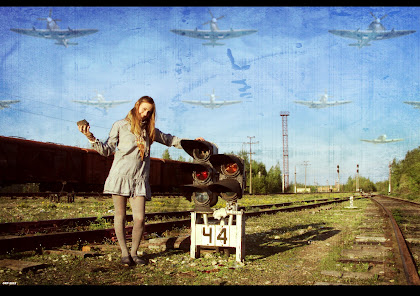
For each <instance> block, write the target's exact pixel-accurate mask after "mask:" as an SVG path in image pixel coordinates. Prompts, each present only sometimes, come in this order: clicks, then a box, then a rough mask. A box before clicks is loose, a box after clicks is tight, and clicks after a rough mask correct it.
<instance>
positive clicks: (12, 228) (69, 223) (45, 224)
mask: <svg viewBox="0 0 420 296" xmlns="http://www.w3.org/2000/svg"><path fill="white" fill-rule="evenodd" d="M337 199H338V198H335V199H334V200H337ZM323 201H328V199H312V200H306V201H293V202H283V203H276V204H262V205H251V206H240V207H239V209H245V208H246V209H254V208H258V209H264V208H272V207H285V206H290V205H293V204H298V203H309V202H323ZM190 213H191V211H173V212H151V213H146V221H147V219H154V218H159V217H169V218H182V217H186V216H189V215H190ZM98 219H99V218H98V217H79V218H66V219H54V220H38V221H20V222H6V223H0V234H5V233H14V234H16V233H23V232H26V233H27V234H30V233H36V232H42V231H43V230H45V229H48V228H50V229H51V228H59V227H75V226H86V225H89V224H91V223H95V222H96V221H97V220H98ZM101 219H105V220H106V221H113V219H114V216H113V215H107V216H102V217H101ZM126 219H127V221H128V222H130V221H132V220H133V216H132V215H127V216H126Z"/></svg>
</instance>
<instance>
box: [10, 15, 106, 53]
mask: <svg viewBox="0 0 420 296" xmlns="http://www.w3.org/2000/svg"><path fill="white" fill-rule="evenodd" d="M51 14H52V9H50V14H49V16H48V17H47V18H38V20H41V21H47V28H46V29H35V27H32V29H10V30H11V31H13V32H16V33H19V34H23V35H28V36H32V37H39V38H45V39H53V40H56V41H57V42H55V43H54V44H57V45H63V46H65V47H66V48H67V47H68V46H69V45H77V44H78V43H74V42H69V41H68V40H69V39H70V38H76V37H82V36H86V35H89V34H93V33H96V32H98V30H96V29H70V27H68V29H67V30H61V29H60V27H59V26H58V25H57V22H58V21H61V19H53V18H52V17H51Z"/></svg>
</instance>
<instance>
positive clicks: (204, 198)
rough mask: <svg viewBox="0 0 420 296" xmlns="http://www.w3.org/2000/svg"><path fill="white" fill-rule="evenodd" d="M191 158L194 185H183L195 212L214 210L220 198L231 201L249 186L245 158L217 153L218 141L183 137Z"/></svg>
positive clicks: (240, 196)
mask: <svg viewBox="0 0 420 296" xmlns="http://www.w3.org/2000/svg"><path fill="white" fill-rule="evenodd" d="M181 146H182V148H183V149H184V150H185V152H187V153H188V154H189V155H190V156H191V157H192V158H193V163H194V165H193V166H189V168H190V170H192V171H191V173H192V176H193V184H190V185H185V186H184V194H185V195H186V197H187V198H188V199H190V200H191V199H192V200H193V201H194V203H195V211H196V212H206V213H208V212H210V213H211V212H212V211H211V209H210V207H212V206H214V205H215V204H216V203H217V201H218V197H219V195H220V197H222V198H223V199H224V200H226V201H227V202H230V203H234V202H236V201H237V200H238V199H240V198H242V196H243V194H244V188H245V186H246V176H245V167H244V160H243V159H242V158H240V157H238V156H236V155H228V154H217V152H218V148H217V146H216V145H215V144H213V143H210V142H207V141H197V140H181Z"/></svg>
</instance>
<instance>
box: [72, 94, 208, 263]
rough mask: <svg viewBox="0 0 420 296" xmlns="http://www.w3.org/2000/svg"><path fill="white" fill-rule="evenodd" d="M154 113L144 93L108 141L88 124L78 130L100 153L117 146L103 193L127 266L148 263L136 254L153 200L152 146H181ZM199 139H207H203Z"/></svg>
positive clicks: (107, 151) (108, 153) (123, 261)
mask: <svg viewBox="0 0 420 296" xmlns="http://www.w3.org/2000/svg"><path fill="white" fill-rule="evenodd" d="M155 116H156V107H155V102H154V101H153V99H152V98H151V97H148V96H143V97H141V98H140V99H139V100H138V101H137V102H136V104H135V105H134V108H133V109H131V110H130V112H128V114H127V116H126V117H125V119H122V120H119V121H117V122H115V123H114V124H113V126H112V128H111V131H110V133H109V137H108V139H107V140H106V142H105V143H102V142H101V141H99V140H98V139H96V138H95V137H94V136H93V134H92V133H91V132H90V131H89V125H79V130H80V131H81V132H82V133H83V134H84V135H85V136H86V137H87V138H88V140H89V141H90V142H91V143H92V148H94V149H95V150H96V151H98V152H99V153H100V154H101V155H103V156H109V155H111V154H112V153H113V152H114V151H115V150H116V148H117V150H116V152H115V155H114V161H113V163H112V166H111V170H110V171H109V175H108V177H107V179H106V181H105V185H104V193H107V194H112V200H113V202H114V208H115V214H114V228H115V234H116V235H117V239H118V243H119V245H120V248H121V257H122V258H121V263H123V264H124V265H132V264H139V265H141V264H146V261H145V260H144V259H143V258H140V257H138V256H137V249H138V247H139V245H140V241H141V238H142V236H143V231H144V216H145V201H146V200H151V191H150V184H149V173H150V145H151V144H152V143H153V142H154V141H156V142H158V143H161V144H163V145H166V146H174V147H176V148H179V149H182V147H181V145H180V142H181V139H180V138H178V137H175V136H172V135H170V134H164V133H162V132H161V131H160V130H159V129H157V128H155ZM196 140H200V141H204V139H203V138H197V139H196ZM127 198H128V199H129V200H130V205H131V209H132V212H133V231H132V245H131V250H130V252H129V251H128V248H127V244H126V239H125V222H126V205H127Z"/></svg>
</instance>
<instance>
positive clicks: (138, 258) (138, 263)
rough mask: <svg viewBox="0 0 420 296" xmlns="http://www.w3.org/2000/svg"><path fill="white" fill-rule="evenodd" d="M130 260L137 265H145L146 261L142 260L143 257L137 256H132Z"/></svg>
mask: <svg viewBox="0 0 420 296" xmlns="http://www.w3.org/2000/svg"><path fill="white" fill-rule="evenodd" d="M132 260H133V261H134V263H135V264H137V265H146V264H147V261H146V260H144V259H143V258H140V257H139V256H133V257H132Z"/></svg>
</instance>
